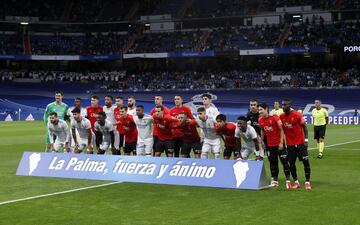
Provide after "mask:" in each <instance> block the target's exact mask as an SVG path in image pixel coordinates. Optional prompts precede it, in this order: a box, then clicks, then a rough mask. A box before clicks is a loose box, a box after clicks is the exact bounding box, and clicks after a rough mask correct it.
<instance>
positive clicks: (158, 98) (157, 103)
mask: <svg viewBox="0 0 360 225" xmlns="http://www.w3.org/2000/svg"><path fill="white" fill-rule="evenodd" d="M158 106H162V107H163V112H164V114H169V113H170V110H169V109H168V108H167V107H166V106H164V105H163V96H161V95H156V96H155V107H154V108H153V109H152V110H151V111H150V116H154V115H155V111H156V107H158ZM153 136H154V149H153V150H154V155H155V147H156V143H157V141H158V136H159V135H158V128H157V126H154V128H153Z"/></svg>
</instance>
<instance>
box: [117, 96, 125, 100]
mask: <svg viewBox="0 0 360 225" xmlns="http://www.w3.org/2000/svg"><path fill="white" fill-rule="evenodd" d="M116 99H121V100H124V98H123V97H121V96H117V97H116Z"/></svg>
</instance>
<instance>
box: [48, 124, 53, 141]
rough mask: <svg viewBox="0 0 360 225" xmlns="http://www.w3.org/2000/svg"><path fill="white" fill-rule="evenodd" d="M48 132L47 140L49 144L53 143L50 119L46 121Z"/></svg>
mask: <svg viewBox="0 0 360 225" xmlns="http://www.w3.org/2000/svg"><path fill="white" fill-rule="evenodd" d="M47 127H48V133H49V141H50V144H54V130H53V128H52V126H51V124H50V121H49V122H48V126H47Z"/></svg>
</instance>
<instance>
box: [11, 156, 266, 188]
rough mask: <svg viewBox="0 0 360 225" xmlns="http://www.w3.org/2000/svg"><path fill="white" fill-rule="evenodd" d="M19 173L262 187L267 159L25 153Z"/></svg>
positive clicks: (210, 185) (93, 178)
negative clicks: (265, 160)
mask: <svg viewBox="0 0 360 225" xmlns="http://www.w3.org/2000/svg"><path fill="white" fill-rule="evenodd" d="M16 175H21V176H42V177H61V178H76V179H89V180H111V181H123V182H138V183H152V184H172V185H185V186H203V187H218V188H234V189H251V190H259V189H262V188H265V187H267V181H266V172H265V169H264V162H263V161H251V160H249V161H241V160H237V161H236V160H213V159H189V158H160V157H159V158H156V157H135V156H112V155H88V154H61V153H35V152H24V154H23V156H22V159H21V161H20V164H19V167H18V170H17V172H16Z"/></svg>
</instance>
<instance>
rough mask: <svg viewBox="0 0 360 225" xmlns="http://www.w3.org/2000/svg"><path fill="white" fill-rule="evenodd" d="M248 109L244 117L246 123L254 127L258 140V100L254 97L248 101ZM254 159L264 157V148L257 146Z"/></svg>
mask: <svg viewBox="0 0 360 225" xmlns="http://www.w3.org/2000/svg"><path fill="white" fill-rule="evenodd" d="M249 106H250V111H249V112H248V113H247V115H246V118H247V120H248V123H250V125H251V126H252V127H253V128H254V129H255V131H256V133H257V135H258V139H259V142H260V141H261V140H260V135H261V134H260V131H261V129H260V126H259V110H258V101H257V100H256V99H251V100H250V102H249ZM255 155H256V160H263V158H264V148H263V147H262V146H259V151H256V152H255Z"/></svg>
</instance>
